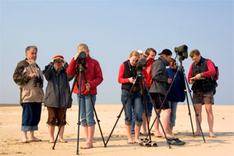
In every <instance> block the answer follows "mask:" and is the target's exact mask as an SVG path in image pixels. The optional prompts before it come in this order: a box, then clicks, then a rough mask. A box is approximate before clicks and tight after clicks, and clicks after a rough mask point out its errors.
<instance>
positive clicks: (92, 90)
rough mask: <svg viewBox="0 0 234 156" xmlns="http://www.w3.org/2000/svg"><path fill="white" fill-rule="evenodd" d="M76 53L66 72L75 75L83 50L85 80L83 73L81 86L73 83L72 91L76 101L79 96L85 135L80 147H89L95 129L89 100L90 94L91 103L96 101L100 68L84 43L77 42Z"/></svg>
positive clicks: (99, 81)
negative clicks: (83, 142)
mask: <svg viewBox="0 0 234 156" xmlns="http://www.w3.org/2000/svg"><path fill="white" fill-rule="evenodd" d="M77 52H78V53H77V54H76V55H75V57H74V58H72V59H71V61H70V63H69V66H68V68H67V74H68V75H71V76H75V75H76V71H77V68H79V65H80V63H79V60H77V59H79V58H80V57H81V56H80V54H81V52H85V54H86V57H85V58H84V62H85V66H86V67H87V69H86V70H85V71H84V73H85V76H86V79H87V82H85V81H84V75H83V76H82V80H81V86H77V84H75V86H74V89H73V92H74V93H75V94H77V96H78V101H79V98H81V103H80V112H81V114H80V116H81V125H82V126H83V128H84V133H85V137H86V144H85V145H84V146H83V147H81V148H82V149H89V148H92V147H93V136H94V130H95V124H96V122H95V120H94V110H93V105H92V102H91V100H90V95H91V97H92V101H93V104H95V101H96V95H97V86H98V85H100V84H101V82H102V81H103V76H102V70H101V66H100V64H99V62H98V61H97V60H95V59H93V58H92V57H90V54H89V53H90V51H89V48H88V46H87V45H86V44H83V43H82V44H79V45H78V47H77ZM77 82H78V84H80V81H79V76H78V77H77ZM78 87H80V89H81V95H82V96H81V97H79V88H78Z"/></svg>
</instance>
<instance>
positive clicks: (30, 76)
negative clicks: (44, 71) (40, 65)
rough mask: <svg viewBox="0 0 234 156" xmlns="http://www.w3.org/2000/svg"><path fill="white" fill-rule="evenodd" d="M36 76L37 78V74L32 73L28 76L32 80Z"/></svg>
mask: <svg viewBox="0 0 234 156" xmlns="http://www.w3.org/2000/svg"><path fill="white" fill-rule="evenodd" d="M35 76H36V74H35V73H31V74H29V75H28V77H29V78H30V79H32V78H34V77H35Z"/></svg>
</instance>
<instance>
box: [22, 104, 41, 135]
mask: <svg viewBox="0 0 234 156" xmlns="http://www.w3.org/2000/svg"><path fill="white" fill-rule="evenodd" d="M22 107H23V112H22V128H21V130H22V131H33V130H38V127H37V125H38V124H39V122H40V119H41V103H36V102H30V103H22Z"/></svg>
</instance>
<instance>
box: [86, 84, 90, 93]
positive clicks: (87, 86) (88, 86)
mask: <svg viewBox="0 0 234 156" xmlns="http://www.w3.org/2000/svg"><path fill="white" fill-rule="evenodd" d="M85 87H86V89H87V90H88V91H90V87H91V86H90V83H86V84H85Z"/></svg>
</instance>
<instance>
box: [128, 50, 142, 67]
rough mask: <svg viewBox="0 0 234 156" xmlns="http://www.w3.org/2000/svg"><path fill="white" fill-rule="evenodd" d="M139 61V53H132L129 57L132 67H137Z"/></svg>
mask: <svg viewBox="0 0 234 156" xmlns="http://www.w3.org/2000/svg"><path fill="white" fill-rule="evenodd" d="M139 59H140V54H139V53H138V52H137V51H132V52H131V54H130V56H129V63H130V65H131V66H135V65H136V63H137V61H138V60H139Z"/></svg>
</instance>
